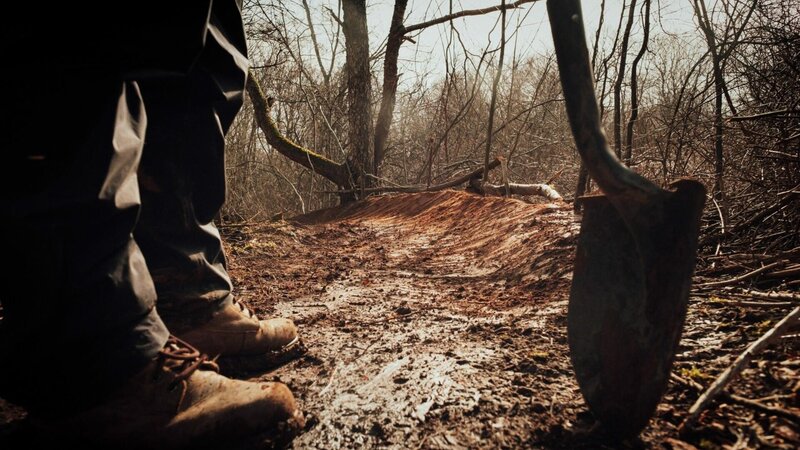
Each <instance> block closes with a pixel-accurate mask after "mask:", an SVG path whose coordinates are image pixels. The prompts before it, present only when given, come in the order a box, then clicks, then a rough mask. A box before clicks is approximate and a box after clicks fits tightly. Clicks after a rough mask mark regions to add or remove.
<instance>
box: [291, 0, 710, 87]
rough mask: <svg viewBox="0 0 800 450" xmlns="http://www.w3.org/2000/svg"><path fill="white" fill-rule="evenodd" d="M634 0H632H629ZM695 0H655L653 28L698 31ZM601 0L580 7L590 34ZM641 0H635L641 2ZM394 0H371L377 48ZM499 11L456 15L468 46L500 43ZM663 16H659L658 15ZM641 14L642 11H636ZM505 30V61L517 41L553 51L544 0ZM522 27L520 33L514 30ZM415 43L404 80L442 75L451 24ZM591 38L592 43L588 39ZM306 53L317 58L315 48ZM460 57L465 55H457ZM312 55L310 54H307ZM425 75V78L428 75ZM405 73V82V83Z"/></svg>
mask: <svg viewBox="0 0 800 450" xmlns="http://www.w3.org/2000/svg"><path fill="white" fill-rule="evenodd" d="M308 1H309V5H310V7H311V10H312V12H313V14H314V21H315V22H316V23H318V24H320V25H321V24H322V23H323V22H329V20H330V19H329V17H326V15H327V14H328V13H327V10H326V9H325V8H324V7H326V6H327V7H330V8H331V9H333V10H336V7H337V6H336V5H337V2H336V0H308ZM450 1H451V0H433V1H424V0H409V3H408V8H407V9H406V20H405V23H406V24H407V25H409V24H415V23H419V22H422V21H425V20H430V19H433V18H436V17H441V16H443V15H446V14H448V13H449V7H450V6H449V5H450ZM507 1H508V2H509V3H510V2H511V1H512V0H507ZM623 1H624V0H606V16H605V19H604V25H603V30H604V35H605V37H606V39H605V41H606V43H605V45H610V44H611V42H612V41H613V33H614V32H615V30H616V28H617V24H618V22H619V16H620V10H621V8H622V5H623ZM628 1H630V0H628ZM690 1H691V0H653V6H652V7H653V16H652V17H653V18H654V19H652V20H653V23H652V25H651V30H652V31H651V33H652V34H653V35H658V34H660V33H664V32H669V33H674V34H686V33H694V30H695V25H694V23H693V13H692V8H691V3H690ZM281 3H284V4H285V5H286V6H287V7H289V9H292V10H294V15H295V17H299V18H302V19H303V20H305V16H304V14H303V13H302V8H301V6H300V5H301V3H300V1H299V0H287V1H286V2H281ZM499 3H500V1H499V0H491V1H490V0H452V5H453V11H461V10H464V9H475V8H484V7H487V6H490V5H496V4H499ZM600 3H601V0H583V1H582V7H583V13H584V21H585V24H586V29H587V30H586V31H587V36H590V37H591V39H593V36H594V33H595V30H596V29H597V25H598V22H599V17H600ZM641 3H642V0H639V1H638V2H637V15H638V14H639V11H638V8H639V7H640V5H641ZM393 6H394V1H393V0H367V13H368V18H367V22H368V27H369V30H370V47H371V48H372V50H373V51H375V50H376V49H377V48H378V47H379V46H380V45H381V44H382V43H383V42H384V40H385V38H386V35H387V33H388V30H389V23H390V21H391V17H392V8H393ZM499 17H500V13H491V14H486V15H482V16H471V17H464V18H461V19H457V20H455V21H453V25H454V27H455V30H457V31H458V33H459V34H460V36H461V40H462V41H463V42H464V44H465V46H466V47H467V49H468V50H469V51H470V52H471V53H473V54H477V55H480V54H481V53H482V52H483V50H484V49H485V48H486V47H487V44H488V43H489V40H490V39H491V49H494V48H496V47H497V44H498V42H499V39H500V28H499V25H498V20H499ZM657 17H660V19H655V18H657ZM637 19H638V17H637ZM506 20H507V23H508V26H507V30H508V31H507V36H508V38H509V42H508V46H507V47H506V63H508V61H510V60H511V57H512V52H513V51H514V46H516V54H517V58H519V59H522V58H524V57H526V56H532V55H537V54H546V53H550V52H551V50H552V37H551V36H550V27H549V24H548V22H547V11H546V8H545V1H544V0H540V1H538V2H536V3H533V4H527V5H524V6H523V7H521V8H519V9H515V10H510V11H509V12H508V15H507V19H506ZM635 23H636V25H635V28H634V33H636V32H637V31H639V32H640V31H641V30H640V29H639V28H640V26H639V20H637V21H636V22H635ZM514 30H518V34H517V35H514V34H512V32H513V31H514ZM318 34H320V39H321V41H322V43H321V44H322V47H323V49H325V48H329V42H328V41H327V39H325V37H324V36H323V34H324V33H322V32H320V30H318ZM412 36H413V38H414V40H415V41H416V43H411V42H406V43H404V44H403V46H402V48H401V53H400V72H401V73H405V74H406V75H407V76H406V77H405V81H409V76H408V75H411V73H416V74H427V75H428V76H427V77H430V78H434V79H435V78H439V76H441V75H442V74H443V73H444V64H443V59H444V54H445V48H446V46H447V42H448V40H449V38H450V26H449V25H447V24H442V25H437V26H433V27H429V28H427V29H425V30H423V31H422V32H418V33H416V34H414V35H412ZM635 36H636V35H635V34H634V38H633V42H631V52H632V53H633V52H635V51H636V50H637V49H638V43H637V40H636V37H635ZM590 44H591V43H590ZM455 48H456V51H457V53H459V54H460V53H462V51H461V49H460V46H459V45H458V44H456V45H455ZM307 57H308V58H313V57H312V56H311V54H308V55H307ZM457 57H459V59H462V58H463V55H458V56H457ZM308 61H309V62H310V61H311V60H310V59H309V60H308ZM427 77H426V78H427ZM402 81H403V80H402V79H401V83H402Z"/></svg>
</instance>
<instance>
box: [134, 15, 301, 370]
mask: <svg viewBox="0 0 800 450" xmlns="http://www.w3.org/2000/svg"><path fill="white" fill-rule="evenodd" d="M246 76H247V56H246V45H245V39H244V32H243V29H242V24H241V17H240V16H239V11H238V10H237V9H236V8H235V7H233V4H232V3H230V4H223V5H219V4H216V3H215V5H214V7H213V8H212V14H211V20H210V24H209V33H208V36H207V40H206V45H205V48H204V49H203V52H202V54H201V55H200V57H199V59H198V61H197V63H196V64H195V66H194V67H193V69H192V70H191V71H190V72H189V74H188V75H187V76H186V77H172V78H163V77H160V78H145V79H142V80H141V81H140V85H141V88H142V95H143V96H144V99H145V104H146V105H147V114H148V132H147V141H146V143H145V150H144V156H143V159H142V165H141V168H140V171H139V176H140V186H141V192H142V214H141V217H140V222H139V226H138V227H137V228H136V231H135V237H136V241H137V242H138V243H139V245H140V246H141V248H142V251H143V252H144V255H145V258H146V260H147V264H148V267H149V269H150V273H151V274H152V276H153V280H154V282H155V286H156V290H157V292H158V312H159V314H160V315H161V317H162V318H163V319H164V321H165V322H166V323H167V325H168V326H169V328H170V330H172V332H173V333H175V334H177V335H178V336H181V337H182V338H184V339H185V340H187V341H188V342H189V343H190V344H192V345H195V346H197V347H198V348H199V349H200V350H202V351H205V352H208V353H210V354H218V353H221V354H223V356H235V355H241V354H253V355H255V354H259V353H264V352H266V351H269V350H277V349H280V348H281V347H282V346H284V345H286V344H289V343H290V342H293V341H295V339H296V335H297V333H296V329H295V327H294V325H293V324H292V323H291V322H290V321H288V320H283V319H273V320H269V321H260V322H259V320H258V319H257V318H254V317H251V314H250V313H249V311H247V309H246V308H244V307H241V305H240V304H238V303H236V304H234V303H235V302H234V300H233V297H232V296H231V289H232V286H231V281H230V278H229V276H228V273H227V270H226V264H225V256H224V254H223V249H222V242H221V240H220V235H219V231H218V230H217V228H216V227H215V225H214V222H213V220H214V217H215V216H216V215H217V213H218V212H219V209H220V208H221V206H222V203H223V202H224V200H225V173H224V146H225V133H226V132H227V130H228V128H229V127H230V125H231V123H232V122H233V119H234V117H235V115H236V113H237V112H238V111H239V108H240V107H241V105H242V94H243V90H244V82H245V79H246Z"/></svg>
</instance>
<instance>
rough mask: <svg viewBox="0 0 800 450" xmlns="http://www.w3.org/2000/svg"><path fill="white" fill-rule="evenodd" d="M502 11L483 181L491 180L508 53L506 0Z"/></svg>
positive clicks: (490, 102) (501, 5)
mask: <svg viewBox="0 0 800 450" xmlns="http://www.w3.org/2000/svg"><path fill="white" fill-rule="evenodd" d="M500 7H501V8H502V13H501V15H500V60H499V62H498V63H497V72H496V73H495V74H494V81H493V83H492V97H491V99H490V101H489V124H488V128H487V131H486V151H485V153H484V155H483V166H484V170H483V182H484V183H488V182H489V154H490V153H491V151H492V134H493V131H494V113H495V109H497V108H496V107H497V86H498V85H499V84H500V77H501V76H502V74H503V58H504V57H505V53H506V0H503V1H502V3H501V4H500Z"/></svg>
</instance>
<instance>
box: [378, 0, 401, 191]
mask: <svg viewBox="0 0 800 450" xmlns="http://www.w3.org/2000/svg"><path fill="white" fill-rule="evenodd" d="M407 4H408V0H396V1H395V2H394V13H392V24H391V26H390V27H389V37H388V38H387V39H386V55H385V56H384V58H383V94H382V96H381V109H380V111H379V112H378V120H377V122H376V123H375V159H374V163H373V166H372V172H373V173H374V174H375V176H376V177H377V176H380V167H381V162H383V156H384V155H385V154H386V140H387V139H388V138H389V130H390V129H391V126H392V115H393V114H394V102H395V95H396V93H397V82H398V75H397V58H398V56H399V54H400V46H401V45H402V44H403V36H404V35H405V29H404V28H403V18H404V16H405V14H406V5H407Z"/></svg>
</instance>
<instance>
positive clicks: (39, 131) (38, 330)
mask: <svg viewBox="0 0 800 450" xmlns="http://www.w3.org/2000/svg"><path fill="white" fill-rule="evenodd" d="M146 3H147V2H145V4H146ZM177 3H183V2H177ZM202 3H203V2H186V3H185V4H181V5H171V6H169V7H170V8H173V9H174V11H165V9H164V8H165V7H163V6H158V7H152V8H151V9H152V11H146V10H145V11H138V12H136V13H131V14H129V15H128V16H126V17H127V18H119V17H114V18H109V20H110V21H111V22H112V25H108V24H99V25H97V27H95V28H96V29H93V28H92V25H93V23H91V20H90V19H87V18H85V17H83V15H81V14H80V11H78V12H76V11H74V10H72V9H68V10H64V11H54V10H48V8H44V9H45V10H48V11H43V14H44V15H46V16H48V17H49V16H52V17H49V21H48V17H45V18H44V19H43V23H44V24H45V25H47V24H48V23H49V24H50V25H51V26H52V27H55V28H56V30H61V31H63V32H64V35H63V36H61V37H60V38H59V36H58V33H53V34H51V36H54V37H53V40H54V42H55V43H54V44H53V45H52V46H53V48H55V50H54V51H53V53H52V54H51V55H50V57H49V58H48V55H47V54H46V53H36V49H35V47H34V46H33V44H32V43H31V42H32V38H31V31H29V30H26V29H25V28H24V26H19V27H15V26H11V27H10V28H11V29H10V30H5V31H4V36H3V37H4V40H3V48H2V50H4V51H5V52H4V54H5V55H7V57H8V59H9V60H13V64H12V67H10V68H8V69H7V70H6V74H5V75H3V84H2V85H3V87H4V88H5V89H6V94H5V96H4V97H5V98H4V100H3V102H2V110H3V112H2V120H3V124H4V125H3V126H4V128H5V130H4V131H3V132H2V133H1V134H2V146H1V147H0V148H1V149H2V150H1V151H2V156H0V158H2V159H0V164H2V169H1V172H0V176H1V177H2V181H1V184H0V187H1V188H0V200H1V201H2V208H0V248H1V249H2V252H3V254H4V256H5V257H4V260H5V265H4V268H2V269H0V303H2V308H3V311H2V314H3V319H2V322H0V396H1V397H3V398H5V399H7V400H11V401H13V402H16V403H19V404H21V405H23V406H26V407H27V408H29V409H31V410H33V411H38V412H41V413H42V414H58V413H60V412H62V411H74V410H75V409H76V408H80V407H85V406H89V405H91V404H92V403H95V402H97V401H99V400H100V399H102V398H103V396H105V395H107V394H108V393H109V392H111V391H112V390H113V388H114V387H116V386H117V385H119V384H121V383H122V382H124V380H125V379H126V377H128V376H130V375H131V374H133V373H134V372H135V371H136V370H138V369H139V368H141V367H143V365H144V364H146V363H147V362H148V361H149V360H151V359H152V358H153V357H154V356H155V355H156V354H157V353H158V351H159V350H160V349H161V348H162V346H163V345H164V343H165V341H166V339H167V337H168V335H169V331H168V327H169V330H170V331H177V330H180V329H182V328H186V327H190V326H192V325H194V324H197V323H201V322H202V321H204V320H207V319H208V317H209V316H210V315H211V314H212V313H213V312H214V311H216V310H218V309H219V308H220V307H222V306H224V305H225V304H226V303H227V302H230V301H231V298H230V294H231V282H230V278H229V277H228V274H227V272H226V268H225V258H224V255H223V251H222V245H221V241H220V236H219V232H218V230H217V229H216V227H215V226H214V224H213V219H214V217H215V215H216V214H217V213H218V211H219V208H220V207H221V205H222V203H223V201H224V198H225V180H224V152H223V147H224V137H225V133H226V132H227V130H228V127H229V126H230V124H231V122H232V121H233V119H234V117H235V115H236V113H237V112H238V110H239V108H240V107H241V103H242V92H243V88H244V82H245V77H246V73H247V57H246V54H247V53H246V43H245V38H244V33H243V30H242V22H241V15H240V11H239V6H238V5H236V3H235V2H215V3H214V4H213V5H212V4H210V3H209V4H205V5H203V4H202ZM142 8H144V9H146V8H147V6H144V7H142ZM142 8H140V9H142ZM204 8H205V9H204ZM64 14H70V16H68V17H65V16H64ZM113 20H121V21H123V22H124V23H117V24H114V23H113ZM73 30H79V31H77V32H74V31H73ZM39 31H40V29H37V30H36V32H39ZM59 39H61V40H59ZM42 51H43V52H47V50H46V49H42ZM39 58H41V60H42V61H43V62H45V64H42V61H40V60H39ZM156 306H157V309H156ZM162 319H163V321H162ZM165 322H166V324H167V325H166V326H165Z"/></svg>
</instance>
